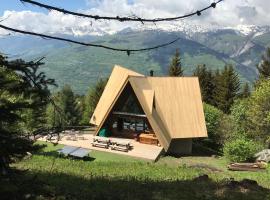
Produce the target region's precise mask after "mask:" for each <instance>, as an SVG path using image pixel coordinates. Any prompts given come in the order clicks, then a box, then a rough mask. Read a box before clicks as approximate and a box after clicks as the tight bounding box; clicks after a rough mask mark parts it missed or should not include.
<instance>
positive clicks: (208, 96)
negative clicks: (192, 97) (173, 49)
mask: <svg viewBox="0 0 270 200" xmlns="http://www.w3.org/2000/svg"><path fill="white" fill-rule="evenodd" d="M193 75H194V76H197V77H198V78H199V82H200V88H201V93H202V98H203V101H204V102H206V103H208V104H211V105H214V91H215V81H214V75H213V73H212V71H211V70H207V68H206V66H205V65H204V64H203V65H198V66H197V68H196V69H195V70H194V72H193Z"/></svg>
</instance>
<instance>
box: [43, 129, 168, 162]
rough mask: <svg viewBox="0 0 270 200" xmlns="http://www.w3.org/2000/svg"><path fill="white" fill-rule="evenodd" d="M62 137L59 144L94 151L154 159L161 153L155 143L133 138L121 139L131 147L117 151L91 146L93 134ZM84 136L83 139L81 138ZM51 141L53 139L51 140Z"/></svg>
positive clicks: (160, 149) (160, 148)
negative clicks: (141, 141) (71, 137)
mask: <svg viewBox="0 0 270 200" xmlns="http://www.w3.org/2000/svg"><path fill="white" fill-rule="evenodd" d="M61 137H62V139H61V140H60V141H59V142H58V143H59V144H64V145H70V146H76V147H83V148H87V149H92V150H96V151H103V152H110V153H116V154H121V155H126V156H132V157H136V158H141V159H147V160H152V161H155V160H157V158H158V157H159V155H160V154H161V152H162V150H163V148H162V147H158V146H155V145H148V144H141V143H139V142H137V141H135V140H131V139H122V138H121V140H123V141H130V142H131V144H132V146H133V148H132V149H131V150H130V151H128V152H122V151H117V150H111V149H105V148H101V147H93V146H92V145H91V143H92V142H93V135H92V134H80V136H78V137H77V140H75V141H73V140H67V138H68V137H69V136H68V135H62V134H61ZM82 138H84V139H82ZM111 139H117V140H119V138H111ZM39 140H40V141H46V139H45V137H43V138H40V139H39ZM52 141H53V140H52Z"/></svg>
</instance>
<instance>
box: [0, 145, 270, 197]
mask: <svg viewBox="0 0 270 200" xmlns="http://www.w3.org/2000/svg"><path fill="white" fill-rule="evenodd" d="M39 144H44V143H40V142H39ZM47 145H48V146H47V147H45V148H44V149H43V150H42V151H41V152H39V153H37V154H34V155H33V156H32V157H31V158H28V159H25V160H23V161H20V162H17V163H16V164H13V167H14V168H15V169H17V170H19V171H18V172H17V173H16V174H14V175H13V176H12V177H11V178H9V179H1V189H0V195H1V199H2V198H3V199H5V198H6V199H23V198H29V199H184V200H185V199H205V200H206V199H230V200H234V199H237V200H240V199H254V200H255V199H263V200H267V199H270V190H269V189H270V169H269V168H268V169H267V170H266V171H264V172H229V171H227V169H226V165H227V162H226V160H224V159H223V158H213V157H183V158H173V157H168V156H166V157H162V158H161V159H160V160H159V161H158V162H156V163H153V162H147V161H145V160H139V159H134V158H131V157H127V156H122V155H117V154H111V153H105V152H98V151H93V152H91V154H90V158H89V159H88V160H85V161H83V160H75V159H70V158H61V157H59V156H58V155H57V153H56V152H55V150H56V149H59V148H61V147H62V145H56V146H54V145H52V144H47ZM22 171H23V173H22ZM204 174H207V175H208V176H209V178H207V177H206V176H201V175H204ZM199 176H201V177H200V178H196V177H199ZM232 178H234V180H239V181H240V180H242V179H245V178H246V179H252V180H256V181H257V182H258V184H259V186H258V185H256V184H254V185H253V184H244V183H243V184H242V183H240V182H236V181H232Z"/></svg>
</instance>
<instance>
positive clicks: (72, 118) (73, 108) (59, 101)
mask: <svg viewBox="0 0 270 200" xmlns="http://www.w3.org/2000/svg"><path fill="white" fill-rule="evenodd" d="M53 99H54V102H55V104H56V106H57V107H58V108H59V109H58V110H57V109H56V108H55V106H54V105H50V106H49V107H48V109H47V122H48V124H49V126H50V127H57V128H62V127H64V126H75V125H79V122H80V120H81V115H82V114H81V108H80V102H79V101H77V97H76V96H75V94H74V93H73V91H72V89H71V87H70V86H69V85H65V86H64V87H63V88H62V89H61V91H59V92H57V93H56V94H55V95H54V97H53Z"/></svg>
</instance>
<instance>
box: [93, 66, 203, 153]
mask: <svg viewBox="0 0 270 200" xmlns="http://www.w3.org/2000/svg"><path fill="white" fill-rule="evenodd" d="M90 123H91V124H94V125H96V126H97V131H96V135H98V134H99V133H100V130H101V129H102V128H106V129H108V130H109V132H110V136H112V137H123V138H132V139H135V140H137V141H139V142H142V143H148V144H152V145H159V146H162V147H163V148H164V150H165V151H166V152H169V153H173V154H190V153H191V151H192V138H200V137H207V130H206V125H205V119H204V113H203V104H202V98H201V93H200V86H199V81H198V78H197V77H152V76H144V75H142V74H139V73H136V72H134V71H131V70H128V69H126V68H123V67H120V66H115V67H114V69H113V71H112V73H111V76H110V78H109V80H108V83H107V85H106V87H105V89H104V92H103V94H102V96H101V98H100V100H99V102H98V105H97V107H96V109H95V111H94V113H93V115H92V117H91V120H90Z"/></svg>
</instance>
